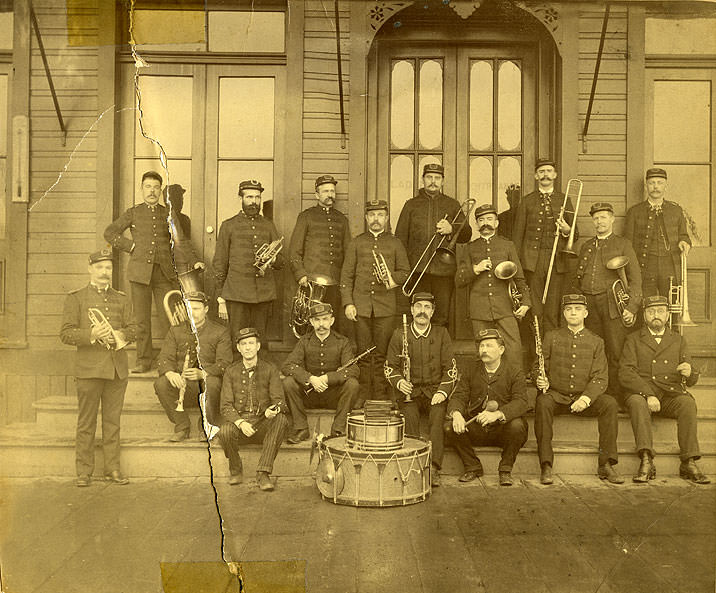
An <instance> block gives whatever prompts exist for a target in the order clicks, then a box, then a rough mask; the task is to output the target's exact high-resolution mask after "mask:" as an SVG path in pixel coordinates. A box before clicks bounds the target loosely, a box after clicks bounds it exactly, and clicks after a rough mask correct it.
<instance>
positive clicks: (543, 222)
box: [512, 159, 579, 331]
mask: <svg viewBox="0 0 716 593" xmlns="http://www.w3.org/2000/svg"><path fill="white" fill-rule="evenodd" d="M535 179H536V180H537V190H536V191H533V192H532V193H529V194H527V195H526V196H524V197H523V198H522V200H521V202H520V204H519V206H518V207H517V212H516V214H515V219H514V226H513V232H512V241H513V242H514V244H515V245H518V246H519V249H520V252H519V256H520V261H521V262H522V267H523V268H524V271H525V278H526V279H527V284H528V285H529V287H530V290H531V291H532V295H533V299H534V302H533V305H534V311H533V312H534V313H535V314H536V315H538V316H539V317H540V320H541V321H542V329H543V331H547V330H548V329H553V328H555V327H559V324H560V322H561V317H562V315H561V311H560V304H559V303H560V298H561V296H562V292H563V291H564V290H565V289H567V287H566V286H564V277H565V274H566V272H567V260H566V255H565V254H564V253H562V249H564V247H565V245H566V244H567V238H568V237H569V234H570V232H571V230H572V224H573V223H574V205H573V204H572V201H571V199H567V205H566V208H565V212H564V216H563V217H561V218H560V216H559V215H560V210H561V208H562V204H564V194H563V193H562V192H560V191H559V190H558V189H555V187H554V182H555V180H556V179H557V169H556V163H555V162H554V161H553V160H551V159H542V160H539V161H537V163H536V164H535ZM555 232H558V233H559V241H558V243H557V253H556V254H555V260H554V266H553V268H552V276H551V279H550V284H549V291H548V293H547V302H546V303H545V304H544V305H542V295H543V294H544V285H545V282H546V281H547V271H548V269H549V262H550V258H551V256H552V248H553V246H554V237H555ZM574 237H575V239H578V238H579V233H578V230H577V229H575V230H574Z"/></svg>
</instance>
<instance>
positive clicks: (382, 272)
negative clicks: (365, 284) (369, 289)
mask: <svg viewBox="0 0 716 593" xmlns="http://www.w3.org/2000/svg"><path fill="white" fill-rule="evenodd" d="M373 275H374V276H375V278H376V280H378V282H380V283H381V284H382V285H383V286H385V288H387V289H388V290H393V289H394V288H397V287H398V285H397V283H396V282H395V280H393V275H392V274H391V273H390V270H389V269H388V264H386V263H385V258H384V257H383V254H382V253H380V252H377V251H376V250H375V249H374V250H373Z"/></svg>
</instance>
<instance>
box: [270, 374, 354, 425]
mask: <svg viewBox="0 0 716 593" xmlns="http://www.w3.org/2000/svg"><path fill="white" fill-rule="evenodd" d="M359 389H360V386H359V384H358V380H357V379H354V378H353V377H349V378H348V379H346V381H345V382H344V383H341V384H340V385H332V386H330V387H329V388H328V389H326V390H325V391H324V392H323V393H318V392H317V391H316V390H315V389H314V390H312V391H311V392H310V393H306V386H304V385H301V384H300V383H299V382H298V381H296V379H294V378H293V377H285V378H284V379H283V392H284V394H285V395H286V399H287V400H288V407H289V410H291V418H292V419H293V428H294V430H303V429H304V428H308V418H307V417H306V408H331V409H333V410H335V411H336V415H335V416H334V417H333V424H332V425H331V432H332V433H336V432H340V433H341V434H344V433H345V431H346V417H347V416H348V412H350V411H351V407H352V406H353V404H354V403H355V402H356V401H357V399H358V391H359Z"/></svg>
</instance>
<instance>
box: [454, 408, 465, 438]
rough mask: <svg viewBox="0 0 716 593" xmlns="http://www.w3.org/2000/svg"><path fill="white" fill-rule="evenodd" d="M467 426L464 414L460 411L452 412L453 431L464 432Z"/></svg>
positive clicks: (456, 432)
mask: <svg viewBox="0 0 716 593" xmlns="http://www.w3.org/2000/svg"><path fill="white" fill-rule="evenodd" d="M466 430H467V428H465V418H463V415H462V414H461V413H460V412H457V411H456V412H453V413H452V431H453V432H454V433H455V434H462V433H463V432H465V431H466Z"/></svg>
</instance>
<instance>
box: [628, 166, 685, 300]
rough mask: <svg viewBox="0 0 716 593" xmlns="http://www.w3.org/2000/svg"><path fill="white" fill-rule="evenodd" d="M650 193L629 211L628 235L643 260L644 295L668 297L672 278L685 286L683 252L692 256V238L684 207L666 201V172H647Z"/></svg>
mask: <svg viewBox="0 0 716 593" xmlns="http://www.w3.org/2000/svg"><path fill="white" fill-rule="evenodd" d="M646 191H647V193H648V197H647V199H646V200H644V201H643V202H640V203H638V204H635V205H634V206H632V207H631V208H629V210H627V213H626V221H625V224H624V236H625V237H626V238H627V239H629V241H631V243H632V246H633V247H634V251H635V252H636V256H637V258H638V259H639V265H640V266H641V275H642V282H643V289H644V294H648V295H655V294H660V295H662V296H665V297H668V296H669V277H670V276H673V277H674V282H675V284H681V253H682V252H683V253H684V254H685V255H687V256H688V255H689V249H691V239H690V238H689V233H688V231H687V230H686V217H685V216H684V211H683V210H682V209H681V206H679V205H678V204H677V203H676V202H671V201H669V200H665V199H664V195H665V194H666V171H664V169H659V168H653V169H649V170H648V171H647V172H646Z"/></svg>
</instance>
